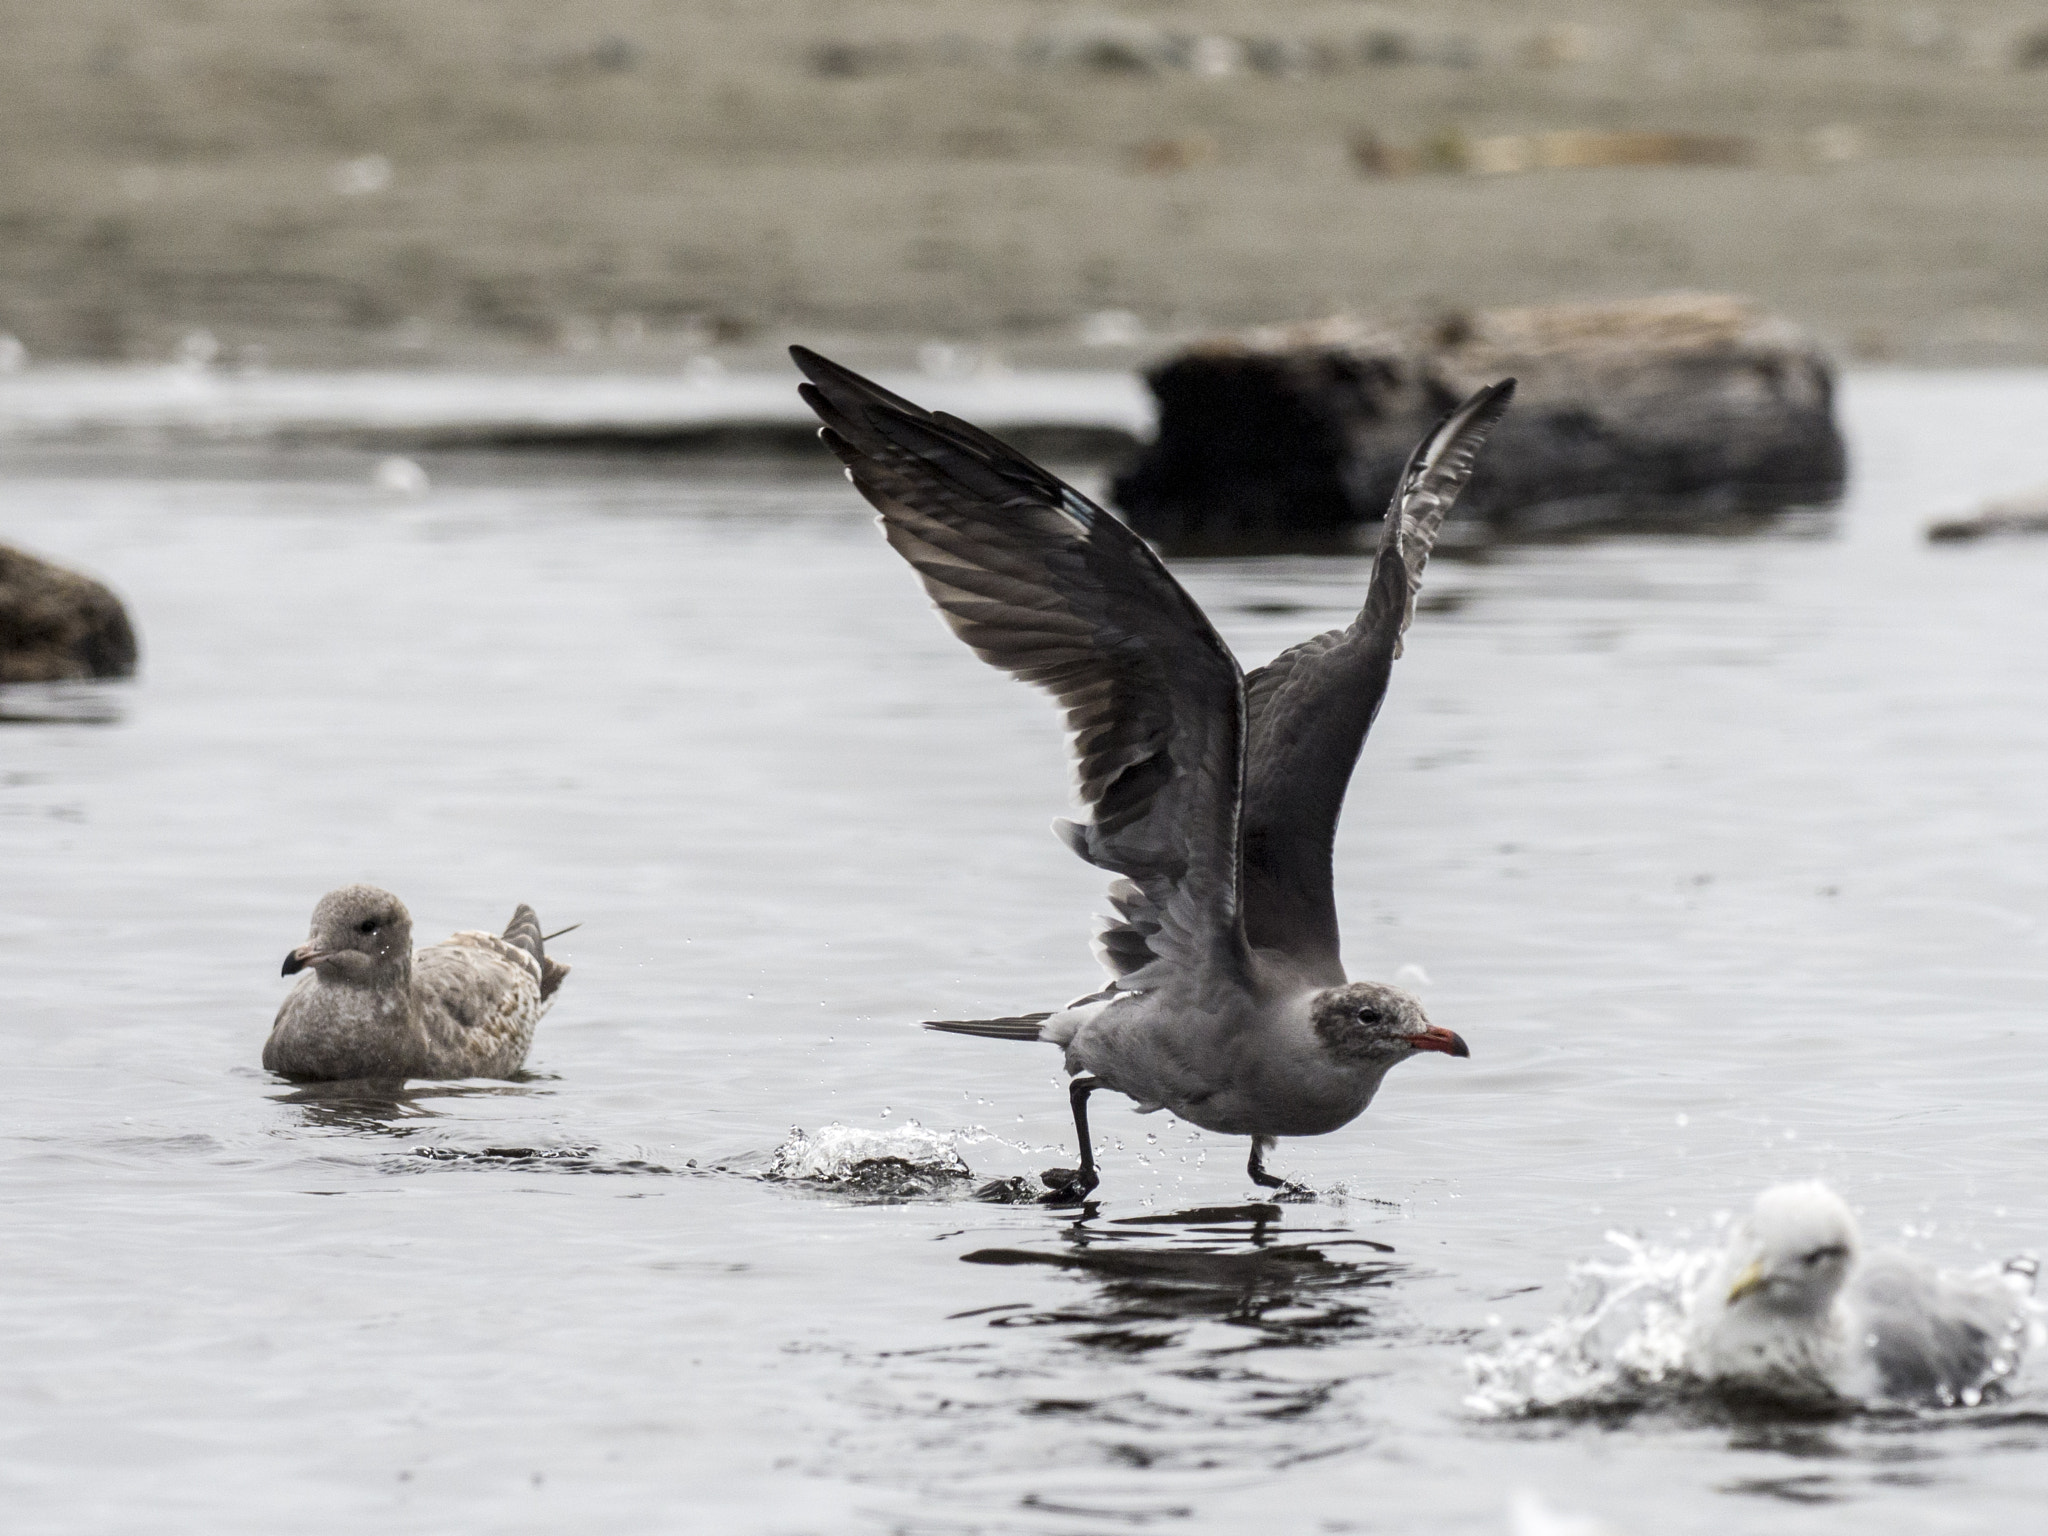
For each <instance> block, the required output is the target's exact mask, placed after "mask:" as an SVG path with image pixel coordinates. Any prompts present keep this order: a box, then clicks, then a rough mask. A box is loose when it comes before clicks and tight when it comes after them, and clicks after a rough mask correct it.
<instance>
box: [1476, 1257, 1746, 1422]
mask: <svg viewBox="0 0 2048 1536" xmlns="http://www.w3.org/2000/svg"><path fill="white" fill-rule="evenodd" d="M1607 1241H1608V1242H1610V1243H1612V1244H1613V1245H1614V1246H1615V1247H1617V1248H1619V1249H1620V1250H1621V1258H1620V1259H1619V1260H1600V1259H1587V1260H1585V1261H1583V1262H1581V1263H1579V1264H1575V1265H1574V1266H1572V1271H1571V1273H1572V1280H1573V1283H1574V1286H1575V1295H1574V1298H1573V1302H1572V1305H1571V1306H1570V1307H1568V1308H1567V1310H1566V1311H1565V1312H1564V1313H1563V1314H1562V1315H1561V1316H1559V1317H1557V1318H1554V1319H1553V1320H1552V1321H1551V1322H1550V1323H1548V1324H1547V1325H1546V1326H1545V1327H1543V1328H1542V1329H1540V1330H1539V1331H1538V1332H1536V1333H1534V1334H1531V1335H1529V1336H1528V1337H1526V1338H1521V1339H1511V1340H1509V1341H1508V1342H1507V1343H1506V1344H1504V1345H1502V1346H1501V1347H1500V1348H1499V1349H1497V1350H1494V1351H1492V1352H1490V1353H1482V1354H1476V1355H1473V1356H1471V1357H1470V1358H1469V1359H1468V1360H1467V1362H1466V1364H1467V1368H1468V1369H1469V1370H1470V1371H1471V1373H1472V1379H1473V1383H1474V1385H1475V1387H1476V1389H1477V1390H1475V1391H1474V1392H1473V1394H1472V1395H1471V1396H1470V1397H1468V1398H1466V1399H1465V1403H1466V1406H1467V1407H1469V1408H1473V1409H1476V1410H1477V1411H1479V1412H1481V1413H1486V1414H1495V1415H1506V1414H1523V1413H1540V1412H1543V1411H1545V1410H1548V1409H1558V1408H1565V1407H1576V1408H1589V1409H1597V1408H1601V1407H1623V1406H1630V1405H1635V1404H1639V1403H1641V1402H1643V1401H1644V1400H1645V1399H1646V1398H1647V1397H1649V1396H1650V1395H1651V1394H1652V1393H1653V1392H1654V1391H1655V1390H1656V1389H1657V1388H1658V1387H1660V1386H1662V1385H1665V1384H1672V1385H1677V1384H1679V1383H1682V1382H1683V1383H1690V1381H1691V1378H1690V1376H1689V1375H1688V1374H1687V1373H1686V1371H1685V1357H1686V1343H1687V1339H1688V1336H1689V1333H1690V1328H1691V1322H1692V1309H1693V1298H1694V1296H1695V1295H1696V1294H1698V1292H1699V1290H1700V1288H1701V1285H1702V1283H1703V1282H1704V1281H1705V1279H1706V1277H1707V1274H1708V1272H1709V1271H1710V1270H1711V1269H1712V1268H1713V1267H1714V1265H1715V1264H1716V1263H1717V1262H1718V1261H1719V1259H1720V1254H1719V1252H1718V1251H1717V1250H1715V1249H1711V1248H1707V1249H1683V1248H1656V1247H1652V1246H1650V1245H1649V1244H1647V1243H1643V1242H1640V1241H1638V1240H1637V1239H1635V1238H1633V1237H1629V1236H1628V1235H1626V1234H1625V1233H1621V1232H1610V1233H1608V1234H1607Z"/></svg>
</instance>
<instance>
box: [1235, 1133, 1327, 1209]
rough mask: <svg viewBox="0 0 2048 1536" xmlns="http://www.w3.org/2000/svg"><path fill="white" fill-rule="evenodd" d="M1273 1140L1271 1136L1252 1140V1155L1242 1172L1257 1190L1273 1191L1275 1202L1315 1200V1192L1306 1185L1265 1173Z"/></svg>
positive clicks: (1257, 1137) (1255, 1137) (1256, 1137)
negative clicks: (1257, 1187)
mask: <svg viewBox="0 0 2048 1536" xmlns="http://www.w3.org/2000/svg"><path fill="white" fill-rule="evenodd" d="M1274 1140H1275V1138H1273V1137H1271V1136H1254V1137H1253V1138H1252V1155H1251V1157H1250V1158H1248V1159H1247V1160H1246V1162H1245V1165H1244V1171H1245V1172H1246V1173H1248V1174H1250V1175H1251V1180H1252V1182H1253V1183H1254V1184H1256V1185H1258V1186H1259V1188H1261V1189H1270V1190H1273V1191H1274V1196H1273V1198H1274V1199H1276V1200H1289V1201H1293V1200H1313V1199H1315V1197H1316V1192H1315V1191H1314V1190H1312V1189H1310V1188H1309V1187H1308V1186H1307V1185H1306V1184H1297V1183H1295V1182H1294V1181H1293V1180H1292V1179H1283V1178H1281V1177H1280V1176H1279V1175H1278V1174H1274V1173H1268V1172H1266V1153H1267V1151H1268V1150H1269V1149H1271V1147H1272V1146H1273V1142H1274Z"/></svg>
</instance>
